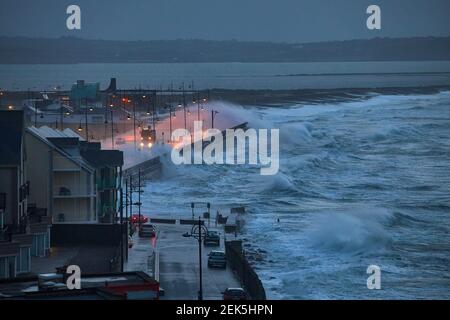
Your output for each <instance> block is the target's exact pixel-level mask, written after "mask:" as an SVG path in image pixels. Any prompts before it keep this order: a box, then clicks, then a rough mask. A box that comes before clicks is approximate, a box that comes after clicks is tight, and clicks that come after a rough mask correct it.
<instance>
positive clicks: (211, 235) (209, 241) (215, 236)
mask: <svg viewBox="0 0 450 320" xmlns="http://www.w3.org/2000/svg"><path fill="white" fill-rule="evenodd" d="M203 244H204V245H205V246H207V245H213V246H220V236H219V233H218V232H217V231H208V232H207V233H206V234H205V238H204V239H203Z"/></svg>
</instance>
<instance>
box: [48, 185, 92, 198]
mask: <svg viewBox="0 0 450 320" xmlns="http://www.w3.org/2000/svg"><path fill="white" fill-rule="evenodd" d="M77 189H78V190H77V192H73V190H72V189H71V188H68V187H59V188H58V189H57V190H58V193H55V194H53V198H54V199H77V198H91V197H95V193H89V192H88V190H79V189H80V188H77Z"/></svg>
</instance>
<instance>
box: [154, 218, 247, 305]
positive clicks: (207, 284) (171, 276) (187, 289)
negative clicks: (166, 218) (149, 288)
mask: <svg viewBox="0 0 450 320" xmlns="http://www.w3.org/2000/svg"><path fill="white" fill-rule="evenodd" d="M156 228H157V231H158V236H157V250H158V251H159V261H160V265H159V272H160V273H159V280H160V284H161V288H163V289H164V291H165V296H164V297H163V298H164V299H171V300H172V299H175V300H177V299H189V300H196V299H198V290H199V268H198V265H199V261H198V260H199V259H198V241H197V240H196V239H195V238H186V237H183V236H182V235H183V233H185V232H189V231H190V230H191V226H189V225H188V226H186V225H164V224H156ZM222 235H223V232H222ZM218 249H219V248H218V247H210V246H208V247H205V246H203V244H202V270H203V298H204V299H205V300H216V299H222V294H221V292H222V291H223V290H225V289H226V288H227V287H240V286H241V285H240V283H239V280H238V279H237V278H236V276H235V275H234V274H233V272H232V271H231V269H230V268H229V267H227V269H226V270H223V269H210V268H208V266H207V261H208V253H209V252H210V251H211V250H218ZM220 250H224V242H223V238H222V239H221V248H220Z"/></svg>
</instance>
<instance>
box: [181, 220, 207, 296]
mask: <svg viewBox="0 0 450 320" xmlns="http://www.w3.org/2000/svg"><path fill="white" fill-rule="evenodd" d="M207 232H208V229H207V228H206V226H205V225H204V223H203V221H202V220H201V218H200V217H198V223H197V224H194V225H192V229H191V232H190V233H189V232H186V233H185V234H183V237H186V238H189V237H193V238H195V239H197V241H198V267H199V273H198V274H199V288H198V300H203V274H202V237H204V236H205V235H206V233H207Z"/></svg>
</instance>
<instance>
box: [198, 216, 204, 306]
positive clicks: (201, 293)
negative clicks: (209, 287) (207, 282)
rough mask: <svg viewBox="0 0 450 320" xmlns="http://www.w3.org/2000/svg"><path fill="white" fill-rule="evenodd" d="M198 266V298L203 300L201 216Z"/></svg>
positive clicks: (199, 221) (199, 222)
mask: <svg viewBox="0 0 450 320" xmlns="http://www.w3.org/2000/svg"><path fill="white" fill-rule="evenodd" d="M198 266H199V276H200V283H199V286H200V287H199V290H198V300H203V275H202V223H201V219H200V217H198Z"/></svg>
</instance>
